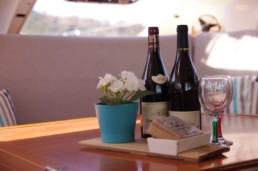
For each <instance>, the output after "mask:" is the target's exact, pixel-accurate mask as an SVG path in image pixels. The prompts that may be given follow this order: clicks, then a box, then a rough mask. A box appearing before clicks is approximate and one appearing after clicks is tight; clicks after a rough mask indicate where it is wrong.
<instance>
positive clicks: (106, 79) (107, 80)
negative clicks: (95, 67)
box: [97, 74, 116, 89]
mask: <svg viewBox="0 0 258 171" xmlns="http://www.w3.org/2000/svg"><path fill="white" fill-rule="evenodd" d="M114 80H116V77H114V76H113V75H111V74H106V75H105V76H104V78H102V77H99V83H98V85H97V89H99V88H101V87H104V86H106V85H107V84H108V83H111V82H112V81H114Z"/></svg>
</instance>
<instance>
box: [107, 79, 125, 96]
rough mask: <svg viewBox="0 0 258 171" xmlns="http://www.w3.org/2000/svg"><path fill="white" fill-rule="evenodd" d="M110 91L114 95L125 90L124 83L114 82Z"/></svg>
mask: <svg viewBox="0 0 258 171" xmlns="http://www.w3.org/2000/svg"><path fill="white" fill-rule="evenodd" d="M108 89H109V90H110V91H112V92H114V93H116V92H119V91H120V92H122V91H123V90H125V87H124V83H123V82H122V81H121V80H114V81H113V82H112V84H111V85H110V86H109V87H108Z"/></svg>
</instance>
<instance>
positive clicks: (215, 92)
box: [199, 75, 233, 145]
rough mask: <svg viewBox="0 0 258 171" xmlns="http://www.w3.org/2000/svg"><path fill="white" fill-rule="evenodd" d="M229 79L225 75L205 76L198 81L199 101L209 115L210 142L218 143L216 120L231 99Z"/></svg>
mask: <svg viewBox="0 0 258 171" xmlns="http://www.w3.org/2000/svg"><path fill="white" fill-rule="evenodd" d="M232 88H233V86H232V85H231V81H230V79H229V78H228V76H227V75H213V76H205V77H202V78H201V79H200V83H199V101H200V104H201V106H202V108H203V109H204V111H207V112H208V113H209V115H210V117H211V122H212V128H213V131H212V132H213V133H212V139H211V142H210V144H212V145H220V143H219V141H218V127H217V126H218V120H219V115H220V114H223V113H224V111H225V109H226V108H227V107H228V105H229V103H230V101H231V99H232V97H231V96H232V95H231V94H232Z"/></svg>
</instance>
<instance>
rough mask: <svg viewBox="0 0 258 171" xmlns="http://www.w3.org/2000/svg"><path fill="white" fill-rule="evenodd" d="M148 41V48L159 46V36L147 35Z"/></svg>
mask: <svg viewBox="0 0 258 171" xmlns="http://www.w3.org/2000/svg"><path fill="white" fill-rule="evenodd" d="M148 42H149V43H148V44H149V48H155V47H159V36H158V35H155V34H152V35H149V38H148Z"/></svg>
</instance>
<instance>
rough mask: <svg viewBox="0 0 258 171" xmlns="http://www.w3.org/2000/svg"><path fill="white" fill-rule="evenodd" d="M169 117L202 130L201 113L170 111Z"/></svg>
mask: <svg viewBox="0 0 258 171" xmlns="http://www.w3.org/2000/svg"><path fill="white" fill-rule="evenodd" d="M169 116H176V117H178V118H180V119H182V120H183V121H185V122H187V123H190V124H192V125H194V126H196V127H197V128H200V124H201V123H200V111H199V110H197V111H171V110H170V111H169Z"/></svg>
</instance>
